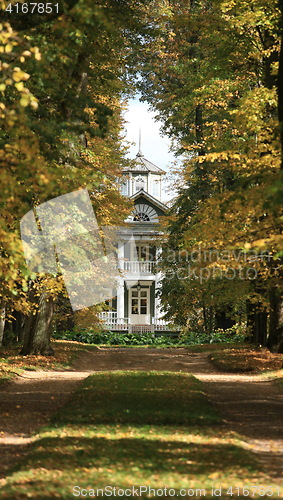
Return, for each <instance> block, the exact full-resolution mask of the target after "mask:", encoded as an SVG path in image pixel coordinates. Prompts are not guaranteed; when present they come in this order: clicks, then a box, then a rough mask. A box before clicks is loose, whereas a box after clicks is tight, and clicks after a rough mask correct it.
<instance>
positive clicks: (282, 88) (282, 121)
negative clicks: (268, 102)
mask: <svg viewBox="0 0 283 500" xmlns="http://www.w3.org/2000/svg"><path fill="white" fill-rule="evenodd" d="M278 4H279V9H280V11H281V19H280V24H279V29H280V31H281V48H280V54H279V70H278V78H277V93H278V119H279V130H280V142H281V160H282V161H281V170H283V83H282V82H283V0H279V2H278Z"/></svg>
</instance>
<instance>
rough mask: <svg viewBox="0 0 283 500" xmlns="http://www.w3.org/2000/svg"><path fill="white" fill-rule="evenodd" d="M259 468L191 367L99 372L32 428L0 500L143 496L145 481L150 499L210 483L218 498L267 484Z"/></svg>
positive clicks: (201, 492)
mask: <svg viewBox="0 0 283 500" xmlns="http://www.w3.org/2000/svg"><path fill="white" fill-rule="evenodd" d="M261 469H262V467H261V466H260V465H258V464H257V463H256V462H255V460H254V458H253V457H252V455H251V454H250V452H249V451H247V450H245V449H244V447H243V445H242V443H241V441H240V439H238V438H237V436H236V435H235V434H233V433H229V432H226V431H224V428H223V426H222V425H221V420H220V419H219V417H218V415H217V413H216V411H215V409H214V408H213V407H212V405H211V404H210V403H209V401H208V400H207V398H206V397H205V395H204V392H203V385H202V384H201V383H200V382H199V381H198V380H196V379H195V378H194V377H192V376H191V375H188V374H184V373H179V372H178V373H172V372H171V373H170V372H121V371H120V372H99V373H96V374H94V375H91V376H90V377H88V378H87V379H86V380H85V382H84V384H83V385H82V386H81V387H80V389H79V390H78V391H77V392H76V393H75V394H74V395H73V396H72V399H71V400H70V401H69V403H68V404H67V405H66V406H65V407H63V408H62V409H61V410H60V411H59V412H58V413H57V414H56V415H55V416H54V417H53V419H52V421H51V422H50V424H49V426H48V427H45V428H43V429H42V430H41V432H40V433H39V434H38V435H37V440H36V442H35V443H34V444H33V447H32V449H31V451H30V453H29V455H28V456H27V457H26V458H25V461H24V462H22V464H21V465H18V466H16V467H15V468H14V469H13V471H11V473H10V476H9V477H8V478H7V479H6V480H4V481H3V488H2V492H1V499H3V500H4V499H6V500H7V499H11V500H12V499H13V500H22V499H27V498H32V499H36V500H42V499H43V500H44V499H49V498H62V499H69V498H76V497H80V498H83V497H94V496H95V495H96V493H97V492H96V489H101V491H100V492H99V493H100V495H99V496H100V497H103V496H105V497H110V496H112V497H115V494H114V493H116V497H119V498H137V497H138V496H139V497H140V498H141V497H142V498H153V497H154V492H153V489H155V493H156V490H158V493H156V494H155V496H158V497H159V498H169V497H171V498H176V497H178V496H180V490H183V489H185V490H188V492H187V494H184V492H182V493H181V495H182V498H192V497H193V498H199V497H201V496H202V497H205V498H208V499H210V498H216V495H215V494H214V492H212V489H215V488H220V487H221V489H222V490H221V494H220V495H218V498H219V497H221V498H222V499H230V498H233V497H232V496H231V495H229V494H228V493H229V491H230V493H231V492H232V493H233V496H235V497H237V498H238V499H239V498H247V495H246V494H244V493H243V492H242V488H243V487H245V486H249V485H258V484H260V485H261V486H262V487H267V486H268V484H270V481H269V480H268V478H267V477H266V476H265V475H264V473H263V472H262V471H261ZM75 487H76V488H75ZM106 487H107V489H104V488H106ZM133 487H135V488H136V490H132V488H133ZM140 487H143V489H142V490H141V491H140V490H139V488H140ZM229 487H232V488H234V490H231V489H230V490H229ZM113 488H117V490H116V492H114V490H113ZM149 488H152V491H151V492H150V491H149ZM165 488H167V491H166V490H165ZM275 488H277V487H276V485H273V491H274V492H275V491H277V490H276V489H275ZM169 489H170V493H168V492H169ZM102 490H103V491H102ZM173 490H175V493H174V491H173ZM246 491H247V490H244V492H246ZM250 491H251V496H252V492H253V490H252V489H251V490H250ZM266 491H267V492H268V491H270V490H266ZM80 493H81V495H80ZM137 493H142V495H137ZM242 493H243V494H242ZM79 495H80V496H79ZM274 496H275V493H274ZM253 498H263V495H262V494H261V495H260V496H257V495H256V494H255V495H254V496H253ZM264 498H268V495H267V496H266V497H264ZM277 498H278V496H277Z"/></svg>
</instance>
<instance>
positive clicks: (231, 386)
mask: <svg viewBox="0 0 283 500" xmlns="http://www.w3.org/2000/svg"><path fill="white" fill-rule="evenodd" d="M103 370H169V371H182V372H187V373H192V374H194V375H195V376H196V377H198V378H199V379H200V380H202V381H204V382H205V383H206V387H207V395H208V397H209V399H210V400H211V401H212V403H213V404H214V405H216V406H217V407H218V410H219V412H220V413H221V415H222V416H223V417H224V419H225V428H227V429H229V430H234V431H237V432H239V433H240V434H241V435H242V440H243V442H244V443H245V446H246V447H247V448H249V449H251V450H252V451H254V452H255V453H256V454H257V457H258V459H259V460H260V461H262V463H263V468H264V469H265V470H266V471H268V472H269V473H270V475H271V476H273V478H274V479H276V480H277V482H278V483H280V484H283V395H280V394H279V392H278V391H277V389H276V387H275V386H274V384H272V382H270V381H262V379H261V377H260V376H257V375H241V374H225V373H223V372H220V371H218V370H217V369H216V368H215V367H214V366H213V365H212V364H211V362H210V361H209V360H208V358H207V356H206V355H205V354H192V353H188V351H187V350H186V349H166V350H161V349H127V348H118V349H117V348H113V349H98V350H96V351H93V352H88V353H84V354H83V356H82V357H81V359H79V360H77V362H76V365H75V366H74V370H73V371H65V372H26V373H25V374H24V377H18V378H17V379H16V380H14V381H13V382H11V383H9V384H8V385H6V386H5V388H4V389H3V390H2V392H1V406H0V410H1V420H0V452H1V453H0V477H3V476H5V473H6V471H7V469H8V468H9V467H10V466H11V465H12V464H13V463H15V461H17V460H20V458H21V456H22V455H23V454H25V453H26V452H27V450H28V445H29V444H30V443H31V442H32V441H33V440H34V439H35V438H36V437H33V436H32V434H34V433H35V432H36V431H37V429H38V428H39V427H40V426H42V425H43V424H45V423H47V422H48V419H49V418H50V416H51V415H52V413H54V412H55V411H56V410H57V409H58V408H59V407H60V406H62V405H63V404H64V403H65V402H66V401H67V400H68V399H69V398H70V396H71V394H72V393H73V392H74V391H75V390H76V388H77V387H78V385H79V384H80V383H81V381H82V380H83V379H84V378H85V377H87V376H88V374H89V373H92V372H93V371H103Z"/></svg>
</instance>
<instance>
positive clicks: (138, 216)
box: [133, 212, 150, 222]
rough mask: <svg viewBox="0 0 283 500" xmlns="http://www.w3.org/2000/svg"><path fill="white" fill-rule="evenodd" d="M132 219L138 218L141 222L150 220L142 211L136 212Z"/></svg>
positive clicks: (136, 220) (136, 219)
mask: <svg viewBox="0 0 283 500" xmlns="http://www.w3.org/2000/svg"><path fill="white" fill-rule="evenodd" d="M133 220H134V221H135V222H138V221H139V220H140V221H143V222H149V221H150V218H149V216H148V215H147V214H145V213H144V212H139V213H138V214H136V215H135V216H134V218H133Z"/></svg>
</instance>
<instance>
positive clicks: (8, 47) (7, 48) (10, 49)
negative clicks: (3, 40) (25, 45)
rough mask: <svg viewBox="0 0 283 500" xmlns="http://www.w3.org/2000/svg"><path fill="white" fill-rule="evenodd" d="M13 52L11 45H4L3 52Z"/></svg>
mask: <svg viewBox="0 0 283 500" xmlns="http://www.w3.org/2000/svg"><path fill="white" fill-rule="evenodd" d="M12 50H13V45H11V44H10V43H8V44H7V45H5V52H7V53H8V52H12Z"/></svg>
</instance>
